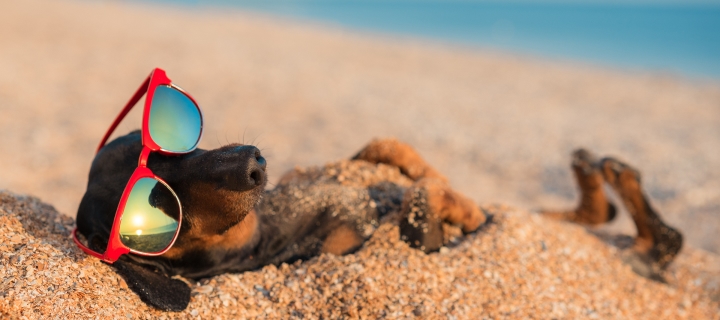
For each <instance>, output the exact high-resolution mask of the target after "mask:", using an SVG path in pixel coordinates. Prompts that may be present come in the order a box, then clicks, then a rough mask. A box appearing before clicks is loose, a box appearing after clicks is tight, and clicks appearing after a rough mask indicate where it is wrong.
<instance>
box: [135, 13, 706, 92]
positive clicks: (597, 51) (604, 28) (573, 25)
mask: <svg viewBox="0 0 720 320" xmlns="http://www.w3.org/2000/svg"><path fill="white" fill-rule="evenodd" d="M146 1H147V2H162V3H167V4H169V3H173V4H178V3H180V4H182V5H185V6H193V7H198V6H199V7H234V8H239V9H243V10H250V11H255V12H261V13H265V14H271V15H277V16H285V17H292V18H295V19H301V20H311V21H317V22H321V23H329V24H333V25H339V26H342V27H345V28H349V29H353V30H360V31H367V32H373V33H381V34H390V35H400V36H410V37H419V38H429V39H432V40H439V41H443V42H450V43H457V44H461V45H469V46H478V47H488V48H494V49H500V50H508V51H512V52H518V53H521V54H532V55H537V56H542V57H549V58H554V59H571V60H577V61H585V62H590V63H595V64H600V65H609V66H614V67H619V68H623V69H631V70H644V71H652V72H671V73H679V74H683V75H686V76H690V77H709V78H715V79H718V78H720V2H715V3H711V2H708V3H687V2H675V1H672V2H662V3H660V2H655V1H640V2H638V1H635V2H631V3H618V2H610V3H608V2H593V3H587V2H586V3H579V2H577V1H570V2H563V3H558V2H556V3H548V2H545V1H531V2H510V3H506V2H503V3H500V2H486V1H442V0H435V1H411V0H388V1H376V0H366V1H357V0H351V1H317V0H295V1H272V0H271V1H232V0H180V1H171V0H146Z"/></svg>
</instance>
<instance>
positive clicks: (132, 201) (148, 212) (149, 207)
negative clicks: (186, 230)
mask: <svg viewBox="0 0 720 320" xmlns="http://www.w3.org/2000/svg"><path fill="white" fill-rule="evenodd" d="M179 219H180V203H179V202H178V200H177V197H176V196H175V194H173V192H172V191H170V189H169V188H168V187H167V186H166V185H165V184H163V183H161V182H159V181H158V180H155V179H151V178H142V179H140V180H138V181H137V182H136V183H135V185H134V186H133V188H132V190H131V191H130V196H129V197H128V199H127V203H125V209H124V210H123V213H122V218H121V222H120V241H122V243H123V244H125V245H126V246H128V248H130V249H133V250H137V251H140V252H145V253H155V252H160V251H162V250H163V249H165V248H167V247H168V246H169V245H170V243H172V241H173V238H174V237H175V232H176V231H177V229H178V226H179V225H180V223H179V222H178V220H179Z"/></svg>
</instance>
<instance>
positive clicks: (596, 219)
mask: <svg viewBox="0 0 720 320" xmlns="http://www.w3.org/2000/svg"><path fill="white" fill-rule="evenodd" d="M572 157H573V160H572V164H571V166H572V170H573V173H574V174H575V180H576V181H577V184H578V186H579V187H580V203H579V204H578V206H577V208H575V209H574V210H571V211H543V212H542V214H543V215H544V216H546V217H549V218H552V219H556V220H564V221H570V222H575V223H579V224H584V225H590V226H594V225H599V224H603V223H606V222H609V221H612V220H613V219H614V218H615V214H616V209H615V206H613V205H612V204H611V203H610V202H608V201H607V198H606V197H605V192H604V191H603V182H604V180H603V175H602V173H601V172H600V170H599V169H598V168H597V160H596V158H595V156H594V155H593V154H592V153H590V152H589V151H587V150H585V149H578V150H576V151H575V152H573V155H572Z"/></svg>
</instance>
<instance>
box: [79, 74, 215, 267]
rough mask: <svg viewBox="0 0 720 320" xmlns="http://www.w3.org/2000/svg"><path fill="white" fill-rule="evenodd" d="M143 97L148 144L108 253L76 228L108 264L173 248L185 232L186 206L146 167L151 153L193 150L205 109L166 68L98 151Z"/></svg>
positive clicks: (133, 101) (152, 76)
mask: <svg viewBox="0 0 720 320" xmlns="http://www.w3.org/2000/svg"><path fill="white" fill-rule="evenodd" d="M143 95H146V98H145V109H144V110H143V120H142V145H143V148H142V152H141V153H140V160H139V161H138V166H137V168H136V169H135V171H134V172H133V174H132V176H131V177H130V180H129V181H128V183H127V185H126V186H125V190H124V191H123V193H122V197H121V198H120V203H119V204H118V207H117V211H116V212H115V219H114V221H113V225H112V228H111V230H110V238H109V239H108V245H107V249H105V252H104V253H99V252H96V251H94V250H92V249H90V248H89V247H87V246H85V245H84V244H83V243H82V242H80V240H79V239H78V235H77V231H78V230H77V227H76V228H75V230H73V240H74V241H75V243H76V244H77V246H78V247H80V249H82V250H83V251H85V253H87V254H89V255H91V256H94V257H97V258H99V259H102V261H105V262H107V263H113V262H115V261H117V260H118V259H119V258H120V256H121V255H123V254H127V253H133V254H138V255H143V256H159V255H161V254H163V253H165V252H167V251H168V250H169V249H170V247H172V245H173V243H175V240H176V239H177V236H178V233H179V232H180V224H181V222H182V206H181V204H180V199H179V198H178V197H177V195H176V194H175V192H174V191H173V189H172V188H170V186H169V185H168V184H167V183H166V182H165V181H163V179H161V178H160V177H158V176H156V175H155V174H153V172H152V171H151V170H150V169H149V168H148V167H147V161H148V157H149V156H150V153H151V152H157V153H160V154H163V155H181V154H186V153H189V152H192V151H193V150H195V148H196V147H197V145H198V143H199V142H200V138H201V137H202V130H203V119H202V113H201V111H200V107H199V106H198V105H197V103H196V102H195V100H194V99H193V98H192V97H190V95H189V94H187V93H186V92H185V91H183V90H182V89H180V88H179V87H177V86H176V85H174V84H173V83H172V81H170V79H169V78H168V77H167V75H166V74H165V71H163V70H162V69H160V68H156V69H155V70H153V71H152V73H150V76H148V77H147V79H145V82H143V84H142V85H141V86H140V88H139V89H138V90H137V92H135V95H133V97H132V98H131V99H130V101H128V103H127V104H126V105H125V107H124V108H123V109H122V111H121V112H120V114H119V115H118V116H117V118H116V119H115V121H114V122H113V123H112V125H110V128H109V129H108V131H107V133H105V136H104V137H103V139H102V141H101V142H100V145H99V146H98V149H97V151H96V154H97V153H98V152H100V150H101V149H102V148H103V146H105V143H106V142H107V140H108V139H109V138H110V135H111V134H112V133H113V131H115V128H117V126H118V124H120V121H122V119H123V118H125V116H126V115H127V114H128V112H130V110H131V109H132V108H133V107H134V106H135V104H137V102H138V101H140V98H142V96H143Z"/></svg>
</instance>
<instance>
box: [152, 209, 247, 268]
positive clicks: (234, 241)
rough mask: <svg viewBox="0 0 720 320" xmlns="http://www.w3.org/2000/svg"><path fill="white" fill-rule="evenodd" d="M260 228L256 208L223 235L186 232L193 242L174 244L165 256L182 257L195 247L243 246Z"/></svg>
mask: <svg viewBox="0 0 720 320" xmlns="http://www.w3.org/2000/svg"><path fill="white" fill-rule="evenodd" d="M257 229H258V218H257V214H256V213H255V210H252V211H250V213H248V214H247V216H245V219H243V220H242V221H240V223H238V224H236V225H235V226H233V227H231V228H230V229H228V231H227V232H225V233H223V234H221V235H217V234H216V235H200V236H198V235H195V234H193V233H190V234H186V235H185V236H186V237H187V238H189V239H194V240H193V241H191V242H188V244H189V245H186V246H183V247H180V246H173V247H172V248H170V250H168V252H166V253H165V254H163V257H167V258H169V259H175V258H179V257H181V256H182V255H183V254H185V252H187V251H190V250H194V249H203V250H208V249H213V248H218V249H223V250H230V249H235V248H242V247H243V246H245V245H246V244H247V243H248V242H249V241H250V240H252V238H253V236H254V235H255V232H257Z"/></svg>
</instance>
